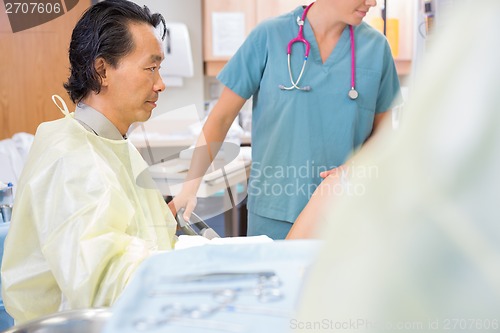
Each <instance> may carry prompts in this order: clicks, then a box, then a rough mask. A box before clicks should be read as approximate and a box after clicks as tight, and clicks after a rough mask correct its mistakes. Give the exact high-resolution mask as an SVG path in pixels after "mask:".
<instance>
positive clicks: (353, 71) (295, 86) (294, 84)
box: [279, 2, 359, 99]
mask: <svg viewBox="0 0 500 333" xmlns="http://www.w3.org/2000/svg"><path fill="white" fill-rule="evenodd" d="M312 5H314V2H313V3H311V4H310V5H309V6H307V7H306V9H304V13H303V14H302V18H300V17H297V24H298V25H299V33H298V34H297V37H295V38H294V39H292V40H291V41H290V42H288V47H287V54H288V74H289V76H290V82H291V83H292V85H291V86H290V87H285V86H284V85H282V84H280V85H279V88H280V89H281V90H293V89H298V90H302V91H309V90H311V87H310V86H303V87H300V86H299V82H300V79H301V78H302V74H304V69H305V68H306V63H307V59H308V58H309V50H310V49H311V44H309V42H308V41H307V39H305V38H304V22H305V19H306V16H307V12H308V11H309V8H311V6H312ZM349 33H350V37H351V89H350V90H349V93H348V96H349V98H350V99H356V98H358V96H359V94H358V91H357V90H356V47H355V45H354V29H353V28H352V25H349ZM294 43H304V45H305V47H306V51H305V53H304V63H303V64H302V69H301V70H300V74H299V77H298V78H297V81H295V80H294V79H293V75H292V67H291V60H290V59H291V54H292V46H293V44H294Z"/></svg>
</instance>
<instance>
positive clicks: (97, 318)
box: [3, 308, 111, 333]
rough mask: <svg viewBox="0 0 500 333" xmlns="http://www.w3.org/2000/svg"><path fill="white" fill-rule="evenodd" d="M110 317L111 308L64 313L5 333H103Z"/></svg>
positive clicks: (12, 328)
mask: <svg viewBox="0 0 500 333" xmlns="http://www.w3.org/2000/svg"><path fill="white" fill-rule="evenodd" d="M110 317H111V310H110V309H109V308H96V309H82V310H70V311H63V312H57V313H54V314H51V315H48V316H45V317H42V318H40V319H35V320H33V321H29V322H26V323H24V324H21V325H16V326H14V327H11V328H9V329H8V330H6V331H4V332H3V333H101V331H102V329H103V328H104V325H105V324H106V322H107V321H108V319H109V318H110Z"/></svg>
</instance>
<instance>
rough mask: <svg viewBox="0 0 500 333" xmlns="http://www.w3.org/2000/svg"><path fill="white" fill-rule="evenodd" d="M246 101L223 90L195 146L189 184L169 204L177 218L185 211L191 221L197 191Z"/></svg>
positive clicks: (186, 183)
mask: <svg viewBox="0 0 500 333" xmlns="http://www.w3.org/2000/svg"><path fill="white" fill-rule="evenodd" d="M245 102H246V100H245V99H244V98H242V97H240V96H239V95H237V94H236V93H234V92H233V91H232V90H230V89H229V88H227V87H224V89H223V91H222V94H221V96H220V98H219V101H218V102H217V104H216V105H215V106H214V108H213V109H212V111H211V112H210V115H209V116H208V119H207V121H206V123H205V125H204V126H203V130H202V133H201V135H200V137H199V138H198V141H197V143H196V149H195V152H194V154H193V158H192V160H191V165H190V168H189V171H188V175H187V178H186V181H185V183H184V185H183V188H182V191H181V193H180V194H179V195H178V196H176V197H175V198H174V200H172V202H171V203H170V204H169V206H170V209H171V210H172V213H174V215H175V214H176V212H177V210H178V209H180V208H183V207H184V208H185V209H186V210H185V213H184V216H185V218H187V219H189V217H190V216H191V213H192V212H193V210H194V208H195V206H196V192H198V188H199V186H200V183H201V181H202V178H203V176H204V175H205V172H206V171H207V169H208V167H209V166H210V164H211V163H212V161H213V160H214V158H215V156H216V155H217V153H218V151H219V149H220V146H221V144H222V142H223V141H224V139H225V137H226V134H227V132H228V130H229V128H230V127H231V124H232V123H233V121H234V119H235V118H236V116H237V115H238V113H239V112H240V110H241V108H242V107H243V104H245Z"/></svg>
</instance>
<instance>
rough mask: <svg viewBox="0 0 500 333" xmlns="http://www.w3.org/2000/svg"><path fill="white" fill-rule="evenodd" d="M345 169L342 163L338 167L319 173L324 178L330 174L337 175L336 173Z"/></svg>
mask: <svg viewBox="0 0 500 333" xmlns="http://www.w3.org/2000/svg"><path fill="white" fill-rule="evenodd" d="M343 169H344V165H341V166H339V167H337V168H333V169H331V170H327V171H323V172H321V173H320V174H319V176H320V177H321V178H323V179H325V178H326V177H328V176H330V175H336V174H339V173H341V172H343Z"/></svg>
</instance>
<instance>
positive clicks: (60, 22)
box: [0, 0, 91, 140]
mask: <svg viewBox="0 0 500 333" xmlns="http://www.w3.org/2000/svg"><path fill="white" fill-rule="evenodd" d="M90 3H91V1H90V0H80V1H79V3H78V5H77V6H76V7H75V8H73V9H72V10H70V11H69V12H68V13H66V14H65V15H63V16H61V17H58V18H56V19H54V20H52V21H50V22H47V23H45V24H42V25H40V26H38V27H34V28H31V29H28V30H25V31H21V32H17V33H12V31H11V28H10V25H9V21H8V18H7V15H6V14H5V7H4V4H3V3H2V2H1V1H0V140H1V139H5V138H9V137H11V136H12V135H13V134H15V133H18V132H27V133H32V134H34V133H35V131H36V128H37V127H38V125H39V124H40V123H42V122H44V121H49V120H54V119H57V118H60V117H61V116H62V114H61V112H60V111H59V109H58V108H57V107H56V106H55V105H54V103H53V102H52V99H51V96H52V95H53V94H58V95H60V96H61V97H62V98H63V99H64V100H65V101H66V103H67V104H68V108H69V109H70V110H72V109H73V108H74V105H73V104H72V103H71V100H70V99H69V96H68V94H67V93H66V91H65V89H64V88H63V86H62V84H63V83H64V82H65V81H66V80H67V78H68V74H69V70H68V68H69V61H68V47H69V41H70V38H71V32H72V30H73V27H74V26H75V24H76V22H77V21H78V19H79V18H80V16H81V14H82V13H83V12H84V11H85V9H87V8H88V7H89V6H90Z"/></svg>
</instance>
